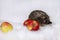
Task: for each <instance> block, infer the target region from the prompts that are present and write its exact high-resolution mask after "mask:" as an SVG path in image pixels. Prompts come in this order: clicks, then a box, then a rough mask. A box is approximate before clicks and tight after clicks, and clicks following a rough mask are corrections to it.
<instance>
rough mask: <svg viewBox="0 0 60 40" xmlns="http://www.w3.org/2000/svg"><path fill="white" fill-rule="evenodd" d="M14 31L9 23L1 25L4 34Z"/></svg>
mask: <svg viewBox="0 0 60 40" xmlns="http://www.w3.org/2000/svg"><path fill="white" fill-rule="evenodd" d="M12 29H13V26H12V24H10V23H8V22H3V23H2V24H1V30H2V32H8V31H11V30H12Z"/></svg>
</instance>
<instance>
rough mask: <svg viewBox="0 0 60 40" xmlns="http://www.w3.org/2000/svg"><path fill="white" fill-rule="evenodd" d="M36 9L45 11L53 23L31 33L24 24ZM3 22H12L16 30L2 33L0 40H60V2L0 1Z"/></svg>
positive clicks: (55, 0)
mask: <svg viewBox="0 0 60 40" xmlns="http://www.w3.org/2000/svg"><path fill="white" fill-rule="evenodd" d="M36 9H37V10H38V9H39V10H43V11H45V12H46V13H47V14H48V15H49V16H50V19H51V21H52V22H53V23H52V25H46V26H44V27H41V28H40V30H39V31H36V32H31V31H29V30H28V29H27V28H26V27H24V26H23V22H24V20H26V19H27V18H28V15H29V14H30V12H31V11H33V10H36ZM3 21H8V22H10V23H11V24H12V25H13V27H14V29H13V31H12V32H8V33H3V32H1V31H0V40H60V0H0V24H1V23H2V22H3Z"/></svg>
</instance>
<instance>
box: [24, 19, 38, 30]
mask: <svg viewBox="0 0 60 40" xmlns="http://www.w3.org/2000/svg"><path fill="white" fill-rule="evenodd" d="M24 25H25V26H27V28H28V29H29V30H31V31H36V30H38V29H39V23H38V22H37V21H35V20H31V19H28V20H26V21H25V22H24Z"/></svg>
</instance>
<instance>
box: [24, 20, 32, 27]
mask: <svg viewBox="0 0 60 40" xmlns="http://www.w3.org/2000/svg"><path fill="white" fill-rule="evenodd" d="M31 22H33V20H31V19H27V20H26V21H25V22H24V23H23V25H24V26H27V25H28V24H30V23H31Z"/></svg>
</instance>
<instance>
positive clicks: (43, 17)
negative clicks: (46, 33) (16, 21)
mask: <svg viewBox="0 0 60 40" xmlns="http://www.w3.org/2000/svg"><path fill="white" fill-rule="evenodd" d="M28 18H29V19H32V20H36V21H38V22H39V24H40V25H45V24H52V22H51V21H50V18H49V16H48V15H47V14H46V12H44V11H42V10H34V11H32V12H31V13H30V15H29V17H28Z"/></svg>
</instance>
